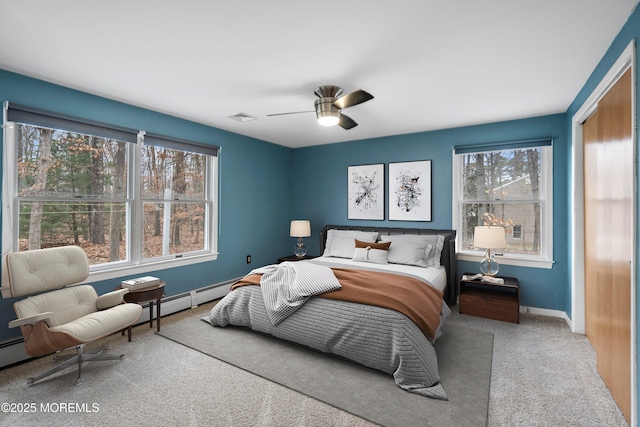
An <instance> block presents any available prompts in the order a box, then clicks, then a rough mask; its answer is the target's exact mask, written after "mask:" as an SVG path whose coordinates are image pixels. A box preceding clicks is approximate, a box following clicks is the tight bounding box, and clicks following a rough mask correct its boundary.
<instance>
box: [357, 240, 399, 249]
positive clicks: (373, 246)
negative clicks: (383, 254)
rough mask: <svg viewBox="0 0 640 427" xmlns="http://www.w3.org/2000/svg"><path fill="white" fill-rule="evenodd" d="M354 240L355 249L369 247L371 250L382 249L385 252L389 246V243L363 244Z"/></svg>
mask: <svg viewBox="0 0 640 427" xmlns="http://www.w3.org/2000/svg"><path fill="white" fill-rule="evenodd" d="M355 240H356V248H367V247H370V248H371V249H382V250H385V251H388V250H389V246H391V242H378V243H371V242H363V241H362V240H358V239H355Z"/></svg>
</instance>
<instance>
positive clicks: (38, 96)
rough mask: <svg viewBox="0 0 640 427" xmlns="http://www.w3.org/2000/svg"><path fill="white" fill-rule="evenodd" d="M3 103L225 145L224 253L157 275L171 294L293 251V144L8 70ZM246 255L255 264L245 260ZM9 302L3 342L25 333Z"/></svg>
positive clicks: (4, 308) (107, 284)
mask: <svg viewBox="0 0 640 427" xmlns="http://www.w3.org/2000/svg"><path fill="white" fill-rule="evenodd" d="M0 100H1V101H5V100H7V101H9V102H15V103H18V104H23V105H29V106H32V107H38V108H42V109H46V110H51V111H55V112H58V113H64V114H69V115H73V116H77V117H82V118H86V119H93V120H97V121H101V122H105V123H110V124H115V125H121V126H126V127H130V128H133V129H141V130H145V131H148V132H153V133H157V134H161V135H167V136H173V137H177V138H182V139H186V140H192V141H196V142H203V143H211V144H215V145H219V146H220V147H222V150H221V155H220V162H219V165H220V169H221V186H220V199H219V200H220V204H221V208H220V230H219V236H218V250H219V252H220V255H219V256H218V259H217V260H216V261H212V262H206V263H200V264H194V265H190V266H186V267H179V268H174V269H167V270H162V271H161V272H158V273H157V275H158V276H160V277H162V278H163V279H165V280H166V281H167V286H166V288H165V289H166V294H167V295H175V294H179V293H182V292H185V291H189V290H191V289H195V288H198V287H202V286H206V285H211V284H215V283H220V282H222V281H225V280H229V279H232V278H235V277H239V276H242V275H244V274H246V273H247V271H248V269H249V267H254V266H255V267H257V266H260V265H264V264H270V263H273V262H275V260H276V259H277V258H278V257H280V256H283V255H287V254H289V253H291V252H292V247H293V242H292V240H291V238H290V237H289V221H290V219H291V217H290V214H291V194H290V178H291V175H290V173H291V153H292V150H291V149H290V148H286V147H282V146H279V145H275V144H270V143H267V142H264V141H260V140H256V139H252V138H248V137H245V136H241V135H238V134H234V133H231V132H226V131H223V130H220V129H215V128H212V127H209V126H204V125H201V124H197V123H194V122H189V121H186V120H181V119H178V118H175V117H171V116H168V115H164V114H159V113H156V112H153V111H149V110H145V109H142V108H137V107H133V106H130V105H126V104H122V103H119V102H115V101H111V100H107V99H104V98H100V97H97V96H93V95H89V94H86V93H82V92H78V91H75V90H71V89H68V88H64V87H61V86H57V85H53V84H49V83H46V82H43V81H40V80H35V79H31V78H28V77H24V76H21V75H18V74H14V73H10V72H7V71H3V70H0ZM0 138H1V137H0ZM3 146H4V142H3ZM0 168H1V165H0ZM0 172H1V171H0ZM0 176H1V175H0ZM249 254H250V255H251V256H252V264H251V265H250V266H248V265H247V264H246V255H249ZM3 268H4V266H3ZM150 274H154V273H153V272H150ZM119 283H120V280H119V279H113V280H108V281H104V282H100V283H96V284H95V287H96V290H97V291H98V293H99V294H102V293H105V292H107V291H110V290H113V288H114V287H115V286H117V285H118V284H119ZM12 304H13V300H12V299H2V300H0V342H1V341H3V340H6V339H9V338H13V337H16V336H19V335H20V330H19V329H12V330H9V329H7V326H6V325H7V324H8V323H9V321H11V320H13V319H15V314H14V311H13V307H12Z"/></svg>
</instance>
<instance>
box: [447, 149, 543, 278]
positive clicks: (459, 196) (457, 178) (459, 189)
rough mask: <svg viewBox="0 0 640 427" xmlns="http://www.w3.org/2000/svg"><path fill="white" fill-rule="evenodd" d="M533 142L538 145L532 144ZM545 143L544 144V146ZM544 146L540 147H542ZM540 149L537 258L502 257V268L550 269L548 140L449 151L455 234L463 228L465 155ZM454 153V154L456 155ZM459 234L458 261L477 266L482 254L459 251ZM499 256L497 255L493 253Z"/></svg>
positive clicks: (459, 238)
mask: <svg viewBox="0 0 640 427" xmlns="http://www.w3.org/2000/svg"><path fill="white" fill-rule="evenodd" d="M536 141H539V142H538V143H536ZM547 141H548V143H546V142H547ZM543 142H544V143H543ZM525 147H528V148H533V147H536V148H541V153H540V154H541V155H540V159H541V165H540V166H541V167H540V204H541V207H540V209H541V212H540V224H541V233H540V255H527V254H511V253H504V254H500V255H499V256H498V262H500V263H501V264H503V265H513V266H521V267H533V268H544V269H550V268H552V267H553V264H554V260H553V144H552V141H551V138H546V139H540V140H534V141H516V142H510V143H504V144H491V145H486V146H476V147H473V146H457V147H453V150H452V171H453V177H452V190H453V194H452V225H453V228H455V229H457V230H461V229H462V224H463V218H462V214H463V209H462V205H463V202H464V201H463V184H464V182H463V176H462V173H463V157H464V156H465V155H468V154H480V153H486V152H495V151H507V150H515V149H522V148H525ZM456 151H458V152H456ZM462 238H463V236H462V233H457V236H456V247H457V248H458V249H457V254H458V260H461V261H474V262H480V261H482V259H483V258H484V251H481V250H469V249H462V247H463V246H462ZM497 252H498V253H499V251H497Z"/></svg>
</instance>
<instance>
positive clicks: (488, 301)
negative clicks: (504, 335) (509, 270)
mask: <svg viewBox="0 0 640 427" xmlns="http://www.w3.org/2000/svg"><path fill="white" fill-rule="evenodd" d="M504 279H505V283H504V284H492V283H483V282H480V281H479V280H473V281H472V280H462V281H460V314H467V315H470V316H478V317H484V318H487V319H494V320H501V321H503V322H513V323H519V322H520V288H519V286H518V281H517V279H514V278H504Z"/></svg>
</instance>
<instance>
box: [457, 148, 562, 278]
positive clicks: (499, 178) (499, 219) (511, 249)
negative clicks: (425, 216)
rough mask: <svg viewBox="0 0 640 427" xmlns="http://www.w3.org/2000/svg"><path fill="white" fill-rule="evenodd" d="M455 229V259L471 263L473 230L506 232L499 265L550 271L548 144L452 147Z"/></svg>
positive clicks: (477, 250)
mask: <svg viewBox="0 0 640 427" xmlns="http://www.w3.org/2000/svg"><path fill="white" fill-rule="evenodd" d="M453 170H454V179H453V181H454V195H453V201H454V206H453V212H454V224H455V225H454V226H455V227H456V229H457V230H458V251H459V253H460V257H459V258H460V259H466V260H475V259H476V258H477V257H478V256H480V255H481V254H482V253H483V249H481V248H475V247H474V246H473V233H474V229H475V227H476V226H477V225H498V226H502V227H504V229H505V233H506V241H507V247H506V248H504V249H502V250H500V251H499V252H501V253H502V261H501V262H502V263H505V264H515V265H527V266H542V267H547V268H550V267H551V263H552V258H553V255H552V241H553V239H552V233H553V224H552V216H551V213H552V206H551V204H552V176H551V170H552V147H551V140H550V139H549V140H541V141H526V142H514V143H511V144H504V145H503V144H497V145H492V146H487V147H481V148H479V147H466V146H465V147H455V148H454V168H453Z"/></svg>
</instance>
